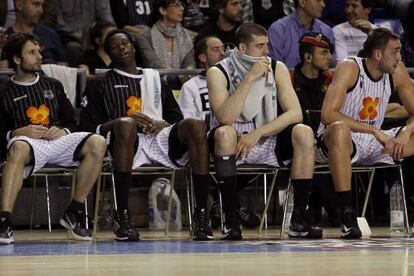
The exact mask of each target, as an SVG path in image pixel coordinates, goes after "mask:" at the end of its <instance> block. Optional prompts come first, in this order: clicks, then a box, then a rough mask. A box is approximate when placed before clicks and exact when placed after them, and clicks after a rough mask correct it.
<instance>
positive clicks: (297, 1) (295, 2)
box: [293, 0, 299, 8]
mask: <svg viewBox="0 0 414 276" xmlns="http://www.w3.org/2000/svg"><path fill="white" fill-rule="evenodd" d="M293 4H294V5H295V8H297V7H298V5H299V0H294V1H293Z"/></svg>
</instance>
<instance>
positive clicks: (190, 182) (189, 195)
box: [185, 169, 194, 238]
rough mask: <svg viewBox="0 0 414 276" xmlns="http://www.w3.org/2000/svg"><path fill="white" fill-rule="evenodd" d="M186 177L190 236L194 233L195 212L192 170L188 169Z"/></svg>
mask: <svg viewBox="0 0 414 276" xmlns="http://www.w3.org/2000/svg"><path fill="white" fill-rule="evenodd" d="M185 175H186V178H187V181H186V182H187V183H186V187H187V191H186V192H187V212H188V232H189V235H190V238H191V236H192V233H193V217H192V216H193V212H194V203H193V198H194V197H193V178H192V177H191V170H190V169H186V172H185Z"/></svg>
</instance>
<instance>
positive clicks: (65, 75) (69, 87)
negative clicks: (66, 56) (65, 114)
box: [42, 64, 78, 106]
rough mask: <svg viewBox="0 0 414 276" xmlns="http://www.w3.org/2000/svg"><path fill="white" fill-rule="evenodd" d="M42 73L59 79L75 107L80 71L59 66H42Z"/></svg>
mask: <svg viewBox="0 0 414 276" xmlns="http://www.w3.org/2000/svg"><path fill="white" fill-rule="evenodd" d="M42 71H43V72H44V73H45V74H46V75H47V76H49V77H51V78H54V79H57V80H58V81H60V82H61V83H62V85H63V88H64V90H65V93H66V96H67V97H68V99H69V100H70V102H71V104H72V105H73V106H75V103H76V102H75V101H76V80H77V72H78V69H76V68H71V67H67V66H62V65H57V64H42Z"/></svg>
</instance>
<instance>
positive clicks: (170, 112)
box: [80, 69, 182, 132]
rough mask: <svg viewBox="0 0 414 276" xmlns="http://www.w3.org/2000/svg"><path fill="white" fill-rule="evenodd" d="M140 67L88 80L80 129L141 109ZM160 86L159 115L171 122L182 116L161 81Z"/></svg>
mask: <svg viewBox="0 0 414 276" xmlns="http://www.w3.org/2000/svg"><path fill="white" fill-rule="evenodd" d="M142 77H143V72H142V70H138V72H137V74H129V73H127V72H123V71H121V70H118V69H113V70H110V71H109V72H108V73H107V74H106V75H104V76H101V77H98V78H97V79H95V80H93V81H92V82H90V83H89V84H88V85H87V87H86V90H85V94H84V97H83V98H82V102H81V105H82V110H81V116H80V130H84V131H92V132H96V131H97V127H98V126H99V125H101V124H103V123H106V122H109V121H112V120H114V119H117V118H120V117H126V116H129V115H131V114H132V113H135V112H141V86H140V82H141V80H142ZM161 83H162V88H161V102H162V113H163V114H162V117H163V119H164V120H165V121H167V122H168V123H170V124H173V123H175V122H177V121H179V120H181V119H182V114H181V110H180V108H179V106H178V104H177V101H176V100H175V98H174V95H173V93H172V91H171V89H170V88H169V87H168V85H167V84H166V83H165V82H161Z"/></svg>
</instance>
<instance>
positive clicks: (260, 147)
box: [208, 123, 293, 167]
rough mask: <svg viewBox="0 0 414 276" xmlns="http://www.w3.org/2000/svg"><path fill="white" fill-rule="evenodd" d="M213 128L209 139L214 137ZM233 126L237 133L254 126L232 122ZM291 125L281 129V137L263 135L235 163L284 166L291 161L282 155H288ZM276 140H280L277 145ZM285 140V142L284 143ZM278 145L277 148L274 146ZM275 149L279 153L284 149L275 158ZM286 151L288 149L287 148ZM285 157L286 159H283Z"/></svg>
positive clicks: (249, 129) (246, 131) (211, 149)
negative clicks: (244, 155) (247, 152)
mask: <svg viewBox="0 0 414 276" xmlns="http://www.w3.org/2000/svg"><path fill="white" fill-rule="evenodd" d="M217 128H218V127H216V128H213V129H211V130H210V131H209V133H208V136H209V140H211V139H214V137H213V135H214V134H213V133H214V131H215V130H216V129H217ZM233 128H234V129H235V130H236V131H237V132H238V133H249V132H251V131H252V130H253V129H254V128H253V127H252V126H250V125H249V124H240V123H239V124H234V125H233ZM292 128H293V126H289V127H288V128H286V129H285V130H283V131H282V132H281V133H279V134H278V135H280V137H281V139H278V136H277V135H274V136H269V137H263V138H261V139H260V140H259V142H257V144H256V145H255V146H254V147H253V148H252V149H251V150H250V152H249V154H248V155H247V157H246V158H244V159H241V160H237V161H236V165H242V164H252V165H269V166H273V167H286V166H288V164H289V163H290V162H291V161H292V159H291V158H283V156H286V155H290V156H291V153H290V154H286V151H285V150H286V148H289V147H291V135H292V134H291V132H292ZM278 141H280V142H281V144H280V145H277V143H278ZM286 142H287V143H286ZM209 144H210V147H212V143H211V142H210V143H209ZM276 147H279V148H276ZM210 151H211V152H214V149H213V148H210ZM276 151H278V152H279V153H281V152H282V151H285V152H284V153H283V154H282V153H281V158H279V159H278V158H277V155H276ZM287 151H290V152H291V150H290V149H288V150H287ZM284 159H287V160H284ZM282 160H283V161H282Z"/></svg>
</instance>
